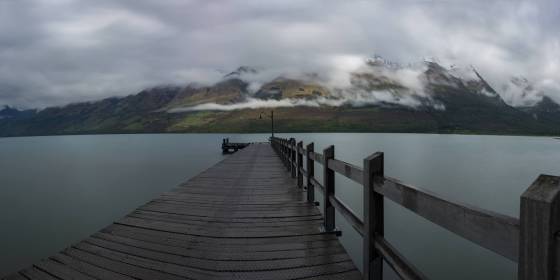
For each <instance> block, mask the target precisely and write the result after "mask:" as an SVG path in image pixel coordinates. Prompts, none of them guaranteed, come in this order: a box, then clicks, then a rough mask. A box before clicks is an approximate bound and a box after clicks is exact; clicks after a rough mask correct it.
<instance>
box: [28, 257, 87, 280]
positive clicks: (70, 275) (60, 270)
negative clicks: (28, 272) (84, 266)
mask: <svg viewBox="0 0 560 280" xmlns="http://www.w3.org/2000/svg"><path fill="white" fill-rule="evenodd" d="M35 267H37V268H39V269H41V270H43V271H45V272H48V273H49V274H51V275H53V276H55V277H57V278H60V279H69V280H70V279H85V280H92V279H95V278H93V277H91V276H89V275H86V274H83V273H81V272H79V271H77V270H74V269H72V268H70V267H68V266H65V265H63V264H60V263H58V262H55V261H52V260H44V261H41V262H39V263H37V264H35Z"/></svg>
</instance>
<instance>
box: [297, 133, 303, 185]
mask: <svg viewBox="0 0 560 280" xmlns="http://www.w3.org/2000/svg"><path fill="white" fill-rule="evenodd" d="M301 149H303V141H299V142H298V144H297V147H296V155H297V185H298V187H299V188H303V173H302V172H301V169H303V152H302V151H300V150H301Z"/></svg>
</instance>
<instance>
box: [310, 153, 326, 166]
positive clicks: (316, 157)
mask: <svg viewBox="0 0 560 280" xmlns="http://www.w3.org/2000/svg"><path fill="white" fill-rule="evenodd" d="M309 156H310V157H311V158H312V159H313V161H315V162H317V163H320V164H323V161H324V160H323V155H322V154H319V153H314V152H310V153H309Z"/></svg>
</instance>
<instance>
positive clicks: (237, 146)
mask: <svg viewBox="0 0 560 280" xmlns="http://www.w3.org/2000/svg"><path fill="white" fill-rule="evenodd" d="M249 144H251V143H231V142H229V138H224V139H223V140H222V153H224V154H230V153H235V152H237V151H238V150H241V149H243V148H245V147H247V146H249Z"/></svg>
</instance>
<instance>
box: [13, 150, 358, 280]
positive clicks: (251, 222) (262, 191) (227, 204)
mask: <svg viewBox="0 0 560 280" xmlns="http://www.w3.org/2000/svg"><path fill="white" fill-rule="evenodd" d="M322 222H323V218H322V216H321V213H320V212H319V211H318V210H317V208H316V207H315V206H314V204H313V203H308V202H307V201H306V199H305V195H304V191H303V190H302V189H301V188H297V187H296V184H295V182H294V179H293V178H292V177H291V176H290V175H289V173H288V172H287V171H286V168H285V166H284V164H283V163H282V161H281V160H280V158H279V157H278V156H277V155H276V153H275V152H274V151H273V149H272V148H271V145H270V144H268V143H267V144H253V145H250V146H248V147H247V148H245V149H243V150H241V151H239V152H238V153H236V154H233V155H231V156H229V157H227V158H226V159H225V160H223V161H221V162H219V163H218V164H216V165H214V166H213V167H211V168H210V169H208V170H206V171H204V172H202V173H201V174H199V175H197V176H196V177H194V178H192V179H190V180H189V181H187V182H185V183H183V184H181V185H180V186H179V187H178V188H175V189H173V190H172V191H169V192H166V193H164V194H162V195H161V196H160V197H158V198H156V199H154V200H152V201H150V202H148V203H147V204H145V205H143V206H141V207H139V208H138V209H136V210H134V211H133V212H132V213H130V214H129V215H127V216H126V217H124V218H122V219H121V220H119V221H117V222H115V223H113V224H112V225H110V226H108V227H106V228H104V229H102V230H101V231H99V232H97V233H95V234H93V235H91V236H90V237H88V238H86V239H85V240H83V241H81V242H79V243H77V244H74V245H72V246H70V247H68V248H67V249H65V250H63V251H62V252H60V253H58V254H56V255H53V256H51V257H49V258H47V259H44V260H42V261H40V262H38V263H36V264H34V265H32V266H31V267H28V268H26V269H23V270H21V271H19V272H17V273H15V274H13V275H10V276H8V277H6V278H5V279H146V280H151V279H317V280H319V279H361V277H362V276H361V274H360V272H359V271H358V270H357V269H356V267H355V265H354V264H353V263H352V261H351V260H350V257H349V256H348V254H347V253H346V251H345V250H344V248H343V247H342V246H341V245H340V243H339V242H338V240H337V237H336V235H335V234H333V233H326V234H325V233H321V231H320V230H319V228H320V225H321V224H322Z"/></svg>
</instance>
